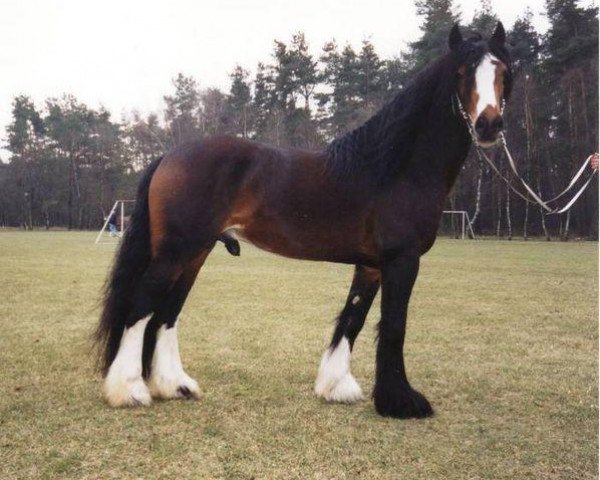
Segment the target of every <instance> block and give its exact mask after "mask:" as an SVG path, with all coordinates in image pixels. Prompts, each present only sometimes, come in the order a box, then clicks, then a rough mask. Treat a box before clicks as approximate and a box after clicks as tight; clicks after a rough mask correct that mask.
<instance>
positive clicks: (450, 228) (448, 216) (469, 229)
mask: <svg viewBox="0 0 600 480" xmlns="http://www.w3.org/2000/svg"><path fill="white" fill-rule="evenodd" d="M438 235H440V236H450V237H453V238H460V239H462V240H464V239H466V238H469V237H470V238H473V239H475V233H474V232H473V224H472V222H471V218H470V217H469V214H468V213H467V212H466V211H465V210H444V211H443V212H442V219H441V221H440V227H439V229H438Z"/></svg>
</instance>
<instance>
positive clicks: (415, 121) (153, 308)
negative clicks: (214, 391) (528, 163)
mask: <svg viewBox="0 0 600 480" xmlns="http://www.w3.org/2000/svg"><path fill="white" fill-rule="evenodd" d="M505 37H506V34H505V31H504V27H503V26H502V24H501V23H498V24H497V26H496V28H495V30H494V32H493V34H492V35H491V36H490V37H489V39H484V38H483V37H482V36H481V35H480V34H473V35H469V36H468V37H465V38H463V35H462V33H461V31H460V28H459V25H458V24H456V25H454V27H453V28H452V29H451V31H450V34H449V37H448V45H449V49H448V50H447V52H446V53H445V54H443V55H441V56H440V57H439V58H438V59H436V60H435V61H433V62H432V63H431V64H429V65H428V66H427V67H425V68H424V69H423V70H422V71H421V72H420V73H419V74H418V75H416V77H415V79H414V80H413V81H412V82H411V83H410V84H409V85H408V86H407V87H406V88H404V89H402V90H401V91H400V92H398V93H397V94H396V96H395V97H394V98H393V99H392V100H391V101H390V102H389V103H388V104H387V105H385V106H384V107H383V108H382V109H381V110H380V111H378V112H377V113H376V114H375V115H373V116H372V117H371V118H370V119H369V120H367V121H366V122H365V123H364V124H363V125H362V126H360V127H358V128H356V129H355V130H353V131H351V132H349V133H347V134H345V135H343V136H341V137H339V138H337V139H335V140H333V141H332V142H331V143H330V144H329V145H328V146H327V147H326V148H324V149H322V150H320V151H308V150H303V149H296V148H281V147H276V146H272V145H267V144H263V143H258V142H255V141H250V140H247V139H242V138H239V137H234V136H218V137H214V138H210V139H206V140H203V141H198V142H192V143H187V144H184V145H181V146H178V147H175V148H174V149H173V150H172V151H170V152H169V153H167V154H166V155H164V156H163V157H161V158H159V159H158V160H155V161H154V162H153V163H152V164H150V166H149V167H147V169H146V171H145V172H144V174H143V176H142V179H141V181H140V183H139V187H138V193H137V201H136V205H135V208H134V212H133V214H132V218H131V222H130V225H129V227H128V229H127V231H126V232H125V235H124V238H123V240H122V243H121V246H120V249H119V251H118V252H117V254H116V258H115V262H114V266H113V268H112V272H111V273H110V275H109V278H108V280H107V285H106V287H105V292H104V303H103V311H102V314H101V318H100V321H99V325H98V327H97V332H96V338H97V340H98V342H99V344H100V350H101V353H100V363H101V369H102V373H103V376H104V394H105V397H106V400H107V401H108V403H109V405H111V406H114V407H121V406H136V405H149V404H150V403H151V401H152V398H153V397H154V398H160V399H175V398H184V399H185V398H191V399H196V398H198V397H199V396H200V390H199V387H198V383H197V382H196V380H194V379H193V378H191V377H190V376H189V375H187V373H186V372H185V370H184V368H183V366H182V362H181V358H180V354H179V348H178V341H177V327H178V318H179V313H180V311H181V309H182V307H183V304H184V302H185V300H186V297H187V295H188V293H189V291H190V289H191V288H192V285H193V284H194V281H195V279H196V276H197V275H198V272H199V271H200V269H201V268H202V265H203V263H204V262H205V260H206V258H207V256H208V255H209V253H210V252H211V250H212V249H213V247H214V246H215V244H216V242H217V241H222V242H224V243H225V245H226V247H227V249H228V250H229V251H230V253H232V254H234V255H236V254H239V252H240V249H239V243H238V239H241V240H245V241H247V242H249V243H251V244H253V245H255V246H257V247H258V248H260V249H263V250H266V251H268V252H271V253H274V254H278V255H282V256H285V257H289V258H293V259H301V260H316V261H326V262H340V263H345V264H351V265H354V266H355V270H354V278H353V280H352V284H351V287H350V291H349V293H348V297H347V300H346V303H345V305H344V307H343V309H342V311H341V313H340V314H339V316H338V317H337V323H336V326H335V330H334V333H333V337H332V339H331V343H330V344H329V347H328V348H327V349H326V351H325V353H324V354H323V357H322V360H321V363H320V367H319V370H318V374H317V379H316V383H315V388H314V390H315V393H316V395H317V396H319V397H322V398H324V399H325V400H327V401H330V402H343V403H353V402H357V401H359V400H361V399H363V393H362V390H361V387H360V386H359V384H358V383H357V381H356V379H355V378H354V377H353V375H352V373H351V370H350V360H351V352H352V348H353V345H354V342H355V340H356V337H357V336H358V334H359V332H360V331H361V328H362V327H363V325H364V322H365V318H366V316H367V313H368V311H369V309H370V307H371V304H372V303H373V299H374V297H375V296H376V294H377V292H378V290H379V289H380V287H381V291H382V294H381V319H380V321H379V324H378V340H377V353H376V368H375V384H374V388H373V391H372V398H373V400H374V404H375V409H376V411H377V412H378V413H379V414H380V415H382V416H391V417H396V418H422V417H427V416H430V415H432V414H433V409H432V407H431V404H430V403H429V401H428V400H427V398H426V397H425V396H424V395H423V394H421V393H420V392H419V391H417V390H415V389H414V388H412V386H411V384H410V383H409V380H408V377H407V374H406V370H405V364H404V354H403V347H404V338H405V331H406V320H407V307H408V303H409V299H410V296H411V292H412V288H413V285H414V283H415V280H416V278H417V274H418V271H419V260H420V257H421V256H422V255H424V254H425V253H426V252H427V251H428V250H429V249H430V248H431V247H432V246H433V244H434V241H435V238H436V234H437V228H438V224H439V221H440V218H441V215H442V210H443V206H444V202H445V200H446V197H447V195H448V193H449V191H450V189H451V187H452V185H453V183H454V181H455V179H456V177H457V175H458V174H459V171H460V169H461V166H462V165H463V163H464V161H465V159H466V157H467V154H468V151H469V148H470V146H471V144H472V142H473V141H476V142H477V143H478V144H479V145H480V146H482V147H485V148H488V147H491V146H492V145H494V144H495V143H496V142H497V140H498V137H499V134H500V132H501V130H502V128H503V125H502V108H503V104H504V102H505V101H506V100H508V97H509V94H510V88H511V62H510V57H509V53H508V50H507V48H506V45H505V43H506V42H505V40H506V38H505ZM457 102H460V105H461V107H463V108H464V111H466V112H468V115H469V118H470V120H471V122H472V124H471V125H468V123H466V122H465V121H464V119H463V118H461V115H460V113H459V112H458V110H457ZM470 128H473V131H474V132H475V134H474V138H472V136H471V132H470V131H469V130H470Z"/></svg>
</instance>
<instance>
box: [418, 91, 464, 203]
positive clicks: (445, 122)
mask: <svg viewBox="0 0 600 480" xmlns="http://www.w3.org/2000/svg"><path fill="white" fill-rule="evenodd" d="M448 97H450V96H449V95H448ZM435 105H442V108H439V107H433V108H431V109H430V111H429V112H428V115H427V120H426V122H425V125H423V127H422V129H421V132H419V134H418V135H417V136H416V140H415V147H414V152H413V158H412V161H411V162H410V168H411V169H412V170H413V171H412V173H413V174H414V176H416V178H418V179H420V180H422V181H424V182H427V183H432V184H434V183H435V184H439V185H443V186H444V187H445V190H446V192H445V193H446V194H447V193H448V192H449V191H450V189H451V188H452V185H454V182H455V181H456V178H457V177H458V174H459V173H460V170H461V167H462V165H463V164H464V162H465V160H466V158H467V154H468V153H469V147H470V145H471V137H470V136H469V133H468V130H467V128H466V125H465V124H464V120H463V119H462V118H461V117H459V116H458V115H457V114H456V113H455V112H454V111H453V109H452V103H451V99H450V98H448V100H447V101H445V102H436V103H435ZM411 176H413V175H411Z"/></svg>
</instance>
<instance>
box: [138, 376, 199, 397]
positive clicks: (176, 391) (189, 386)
mask: <svg viewBox="0 0 600 480" xmlns="http://www.w3.org/2000/svg"><path fill="white" fill-rule="evenodd" d="M149 385H150V392H151V393H152V396H153V397H155V398H161V399H163V400H171V399H176V398H181V399H186V400H198V399H199V398H200V397H201V392H200V387H198V382H196V380H194V379H193V378H191V377H189V376H188V375H186V374H185V373H184V374H183V375H181V376H179V377H176V378H165V377H164V376H161V375H154V376H152V375H151V377H150V381H149Z"/></svg>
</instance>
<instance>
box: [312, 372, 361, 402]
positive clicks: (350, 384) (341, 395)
mask: <svg viewBox="0 0 600 480" xmlns="http://www.w3.org/2000/svg"><path fill="white" fill-rule="evenodd" d="M315 393H316V394H317V396H319V397H322V398H324V399H325V400H327V401H328V402H337V403H356V402H359V401H361V400H363V399H364V396H363V393H362V390H361V388H360V385H359V384H358V382H357V381H356V380H355V379H354V377H353V376H352V374H351V373H350V372H348V373H346V375H344V376H343V377H342V378H341V379H340V380H339V381H338V382H337V383H334V384H333V385H328V384H325V383H324V382H318V381H317V383H316V385H315Z"/></svg>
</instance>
